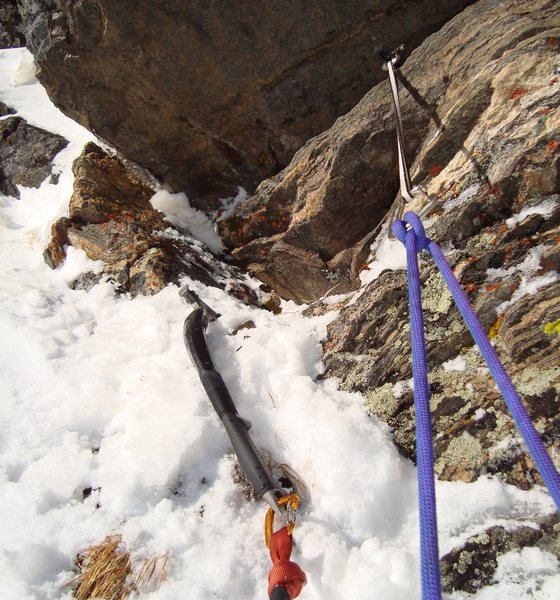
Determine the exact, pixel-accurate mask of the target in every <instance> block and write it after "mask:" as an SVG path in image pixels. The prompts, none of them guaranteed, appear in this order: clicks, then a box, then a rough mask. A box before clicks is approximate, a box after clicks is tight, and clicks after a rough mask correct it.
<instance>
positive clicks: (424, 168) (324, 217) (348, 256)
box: [220, 0, 560, 302]
mask: <svg viewBox="0 0 560 600" xmlns="http://www.w3.org/2000/svg"><path fill="white" fill-rule="evenodd" d="M528 6H529V3H527V2H524V1H516V2H508V3H500V2H498V3H497V2H489V1H482V2H478V3H476V4H474V5H473V6H470V7H468V8H467V9H465V10H464V11H463V12H462V13H461V14H460V15H458V16H457V17H455V18H454V19H453V20H451V21H450V22H449V23H447V24H446V25H445V26H444V27H443V28H442V29H441V31H439V32H438V33H436V34H434V35H432V36H431V37H430V38H428V39H427V40H426V41H425V42H424V43H423V44H422V45H421V46H420V47H419V48H418V49H417V50H415V51H414V52H413V53H412V55H411V56H410V58H409V59H408V60H407V61H406V63H405V64H404V66H403V67H402V69H401V82H402V84H403V91H402V92H401V103H402V114H403V121H404V131H405V139H406V146H407V150H408V153H409V158H410V157H411V158H415V157H416V161H415V164H414V165H413V168H412V175H413V183H415V184H422V185H424V186H429V185H430V184H431V183H432V182H434V181H436V182H437V183H438V185H439V182H441V181H443V180H442V179H441V177H440V178H439V179H438V174H439V173H440V171H441V170H442V168H443V167H444V166H445V165H446V164H448V163H449V161H450V160H451V159H452V158H453V157H454V156H456V155H457V156H459V157H464V158H465V159H466V157H467V155H468V157H469V160H468V164H469V165H470V167H471V170H472V173H473V176H478V177H479V178H482V179H485V180H487V181H490V182H491V183H492V184H497V183H498V180H503V182H504V185H506V180H507V179H508V177H509V175H510V174H511V173H512V172H513V171H514V170H515V168H516V166H517V165H521V163H524V164H526V165H527V173H531V175H527V177H533V179H538V170H537V169H536V168H534V167H530V165H529V164H528V162H527V161H528V160H529V159H527V158H524V156H525V151H526V150H531V149H536V148H543V147H544V146H540V145H541V144H546V143H548V141H549V140H548V139H546V140H545V138H546V136H550V132H551V128H552V124H553V122H554V121H555V120H557V116H555V113H554V110H555V108H556V107H557V106H558V94H557V93H556V95H555V90H556V88H555V86H556V85H557V73H556V72H555V67H554V66H553V63H554V60H556V56H557V53H558V48H559V46H558V43H557V40H558V27H559V25H560V12H559V11H558V5H557V2H555V1H554V0H539V1H537V2H533V3H530V9H529V8H528ZM536 24H538V25H536ZM541 59H542V62H541ZM529 109H530V111H529V112H527V111H528V110H529ZM539 111H540V112H539ZM547 111H548V112H547ZM556 114H557V113H556ZM514 117H515V119H516V122H514V121H513V118H514ZM480 122H482V123H483V129H481V128H480V127H478V129H477V128H476V127H477V124H479V123H480ZM484 128H485V129H484ZM475 130H476V134H474V133H473V132H474V131H475ZM488 134H490V135H488ZM475 135H476V137H475ZM542 151H543V152H545V154H546V152H547V151H546V149H544V150H542ZM555 156H556V155H555V153H554V152H552V153H549V154H547V157H548V158H550V159H551V160H552V159H554V157H555ZM498 157H501V161H502V162H503V163H504V164H503V168H502V166H501V162H500V160H498ZM500 169H501V171H500ZM455 178H456V177H455ZM448 179H451V178H450V177H448ZM520 183H521V182H520ZM543 184H544V182H543ZM525 185H526V187H529V185H530V184H529V183H527V184H525ZM546 186H548V189H550V187H551V182H547V183H546V184H545V187H546ZM398 187H399V182H398V173H397V155H396V141H395V125H394V115H393V107H392V103H391V96H390V89H389V85H388V82H383V83H381V84H379V85H378V86H376V87H375V88H374V89H372V90H371V91H370V92H369V93H368V94H367V95H366V96H365V97H364V98H363V99H362V101H361V102H360V103H359V104H358V105H357V106H356V107H355V108H354V109H353V110H351V111H350V112H349V113H348V114H347V115H345V116H343V117H341V118H339V119H338V120H337V121H336V122H335V123H334V125H333V126H332V127H331V128H330V129H329V130H328V131H326V132H324V133H322V134H321V135H319V136H317V137H316V138H314V139H312V140H311V141H309V142H308V143H307V144H306V145H305V146H304V147H303V148H302V149H301V150H299V151H298V152H297V153H296V155H295V156H294V158H293V160H292V162H291V163H290V165H289V166H288V167H287V168H286V169H284V171H282V172H281V173H279V174H278V175H276V176H275V177H274V178H272V179H270V180H267V181H265V182H263V183H262V184H261V185H260V186H259V188H258V189H257V191H256V193H255V194H254V195H253V196H252V197H250V198H248V199H246V200H244V201H242V202H241V203H240V204H239V205H238V206H237V207H236V209H235V211H234V212H233V214H232V215H231V216H229V217H228V218H227V219H225V220H223V221H221V222H220V231H221V234H222V237H223V239H224V242H225V243H226V245H227V246H228V247H230V248H231V249H233V255H234V257H236V258H237V260H238V261H239V262H240V263H242V264H243V265H245V266H248V268H249V269H250V271H251V272H252V273H254V274H255V275H256V276H257V277H259V278H260V279H262V280H263V281H265V282H266V283H268V284H269V285H270V286H272V287H273V288H275V289H276V290H278V292H279V293H280V294H281V295H283V296H284V297H286V298H292V299H294V300H296V301H299V302H309V301H312V300H316V299H317V298H319V297H321V296H322V295H323V294H325V293H326V292H327V291H329V290H331V289H332V288H334V287H336V291H337V292H338V293H340V292H343V291H345V290H347V289H349V288H351V287H352V286H357V285H359V279H358V274H359V271H360V268H361V267H362V266H363V263H364V260H365V259H366V257H367V253H368V250H369V246H370V243H371V232H372V231H373V230H374V229H375V227H376V226H377V225H378V224H379V223H380V221H381V220H382V219H383V218H384V217H385V215H386V213H387V210H388V208H389V206H390V205H391V203H392V202H393V200H394V198H395V195H396V194H397V191H398ZM506 187H507V185H506ZM432 189H435V191H436V192H439V191H440V190H439V187H436V188H434V186H432ZM446 191H448V192H452V190H451V189H450V190H446ZM465 218H468V215H466V216H465ZM469 227H470V225H468V226H466V227H465V225H464V223H461V226H460V227H459V228H458V229H457V230H456V231H461V232H462V233H461V235H465V236H466V235H469V233H472V231H469V230H468V229H469Z"/></svg>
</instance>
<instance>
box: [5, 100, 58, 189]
mask: <svg viewBox="0 0 560 600" xmlns="http://www.w3.org/2000/svg"><path fill="white" fill-rule="evenodd" d="M13 112H14V110H13V109H11V108H10V107H9V106H6V105H5V104H3V103H0V115H1V114H2V113H5V114H7V115H9V114H11V113H13ZM67 145H68V140H66V139H64V138H63V137H62V136H60V135H57V134H55V133H51V132H49V131H45V130H44V129H40V128H38V127H34V126H33V125H29V123H27V121H25V120H24V119H22V118H21V117H8V118H6V119H2V120H0V192H2V193H3V194H7V195H8V196H14V197H16V198H19V194H20V191H19V187H18V186H24V187H35V188H38V187H39V186H40V185H41V183H42V182H43V181H44V180H45V179H46V178H47V177H49V176H50V175H51V174H52V160H53V158H54V157H55V156H56V155H57V154H58V153H59V152H60V151H61V150H62V149H63V148H65V147H66V146H67Z"/></svg>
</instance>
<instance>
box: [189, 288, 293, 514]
mask: <svg viewBox="0 0 560 600" xmlns="http://www.w3.org/2000/svg"><path fill="white" fill-rule="evenodd" d="M188 292H189V294H191V296H190V297H189V296H187V294H186V293H183V290H181V292H179V293H180V294H181V296H183V297H184V298H185V299H187V301H190V302H191V303H192V304H194V305H195V306H196V308H195V309H194V310H193V311H192V313H191V314H190V315H189V316H188V317H187V318H186V319H185V325H184V327H183V337H184V340H185V346H186V347H187V351H188V353H189V355H190V357H191V360H192V362H193V364H194V366H195V367H196V369H197V371H198V375H199V377H200V381H201V382H202V385H203V387H204V389H205V390H206V393H207V394H208V397H209V398H210V402H211V403H212V406H213V407H214V410H215V411H216V413H217V415H218V416H219V417H220V419H221V421H222V423H223V424H224V427H225V429H226V431H227V434H228V436H229V439H230V440H231V444H232V446H233V450H234V452H235V454H236V455H237V458H238V460H239V464H240V465H241V469H242V470H243V472H244V473H245V475H246V476H247V478H248V479H249V481H250V482H251V485H252V486H253V488H254V490H255V494H256V495H257V497H258V498H262V497H264V498H265V500H266V501H267V502H268V503H269V504H270V505H271V506H272V507H273V508H274V510H275V511H276V512H277V513H278V514H279V515H280V516H284V511H283V510H282V509H281V508H280V507H278V504H277V502H276V500H277V499H278V498H280V497H281V496H282V495H283V492H282V491H281V490H280V489H278V486H277V485H276V484H275V483H274V481H273V480H272V478H271V476H270V474H269V472H268V470H267V468H266V467H265V465H264V464H263V461H262V459H261V457H260V456H259V453H258V451H257V448H256V447H255V444H254V443H253V440H252V439H251V438H250V436H249V428H250V426H251V424H250V423H249V422H248V421H246V420H245V419H242V418H241V417H240V416H239V413H238V412H237V409H236V408H235V404H234V402H233V399H232V397H231V395H230V393H229V390H228V388H227V386H226V384H225V382H224V380H223V378H222V376H221V375H220V373H219V371H218V370H217V369H216V367H215V366H214V363H213V361H212V357H211V355H210V351H209V350H208V345H207V344H206V338H205V335H204V332H205V329H206V326H207V325H208V322H209V321H213V320H215V319H217V318H218V317H219V315H218V314H217V313H215V312H214V311H212V309H210V308H209V307H208V306H207V305H206V304H204V303H203V302H202V301H200V300H199V299H198V296H196V294H195V293H194V292H191V291H190V290H189V291H188ZM193 294H194V298H193V296H192V295H193ZM191 298H192V300H191ZM199 302H200V303H199ZM208 311H211V312H210V313H209V312H208Z"/></svg>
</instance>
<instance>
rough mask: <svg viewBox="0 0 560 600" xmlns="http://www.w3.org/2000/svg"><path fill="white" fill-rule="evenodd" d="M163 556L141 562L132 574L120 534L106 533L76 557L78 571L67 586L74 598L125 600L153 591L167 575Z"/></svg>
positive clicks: (165, 559)
mask: <svg viewBox="0 0 560 600" xmlns="http://www.w3.org/2000/svg"><path fill="white" fill-rule="evenodd" d="M167 560H168V557H167V555H165V556H159V557H156V558H151V559H149V560H147V561H145V562H144V564H143V565H142V566H141V568H140V571H139V572H138V574H137V575H136V576H135V574H134V571H133V567H132V562H131V560H130V554H129V552H128V551H127V550H126V548H125V547H124V545H123V543H122V537H121V536H120V535H110V536H107V537H106V538H105V539H104V540H103V541H102V542H101V543H100V544H95V545H92V546H89V548H87V549H86V550H84V552H81V553H80V554H79V555H78V557H77V559H76V566H77V567H78V569H79V571H80V573H79V575H78V576H77V577H75V578H74V579H73V580H72V581H71V582H70V583H69V584H68V585H71V586H73V587H74V597H75V598H76V599H77V600H93V599H96V600H101V599H102V600H126V599H127V598H129V597H130V595H131V594H132V593H138V594H140V596H142V595H143V594H145V593H147V592H152V591H155V590H156V589H157V588H158V587H159V586H160V585H161V584H162V583H163V582H164V581H165V580H166V578H167Z"/></svg>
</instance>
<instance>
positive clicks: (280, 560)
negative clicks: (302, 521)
mask: <svg viewBox="0 0 560 600" xmlns="http://www.w3.org/2000/svg"><path fill="white" fill-rule="evenodd" d="M277 502H278V506H282V507H286V521H287V522H286V525H285V526H284V527H281V528H280V529H279V530H278V531H274V515H275V511H274V509H272V508H269V509H268V512H267V513H266V517H265V526H264V537H265V543H266V547H267V548H269V549H270V559H271V560H272V569H270V573H269V574H268V596H269V598H270V600H293V599H294V598H297V597H298V596H299V594H300V593H301V590H302V588H303V586H304V585H305V584H306V582H307V578H306V577H305V573H304V572H303V571H302V569H301V568H300V566H299V565H298V564H296V563H295V562H293V561H291V560H290V556H291V554H292V532H293V531H294V528H295V526H296V512H297V509H298V507H299V497H298V496H297V495H296V494H288V495H287V496H283V497H282V498H279V499H278V500H277Z"/></svg>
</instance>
